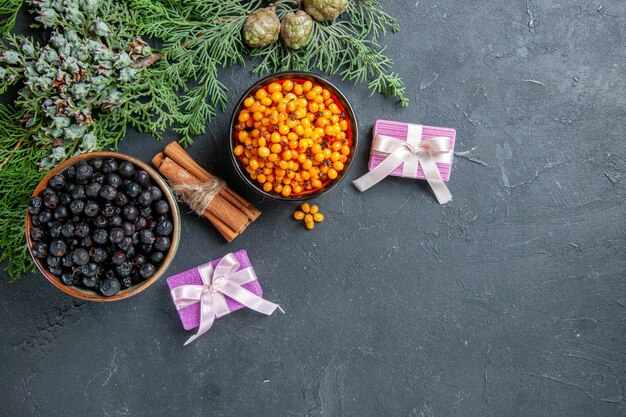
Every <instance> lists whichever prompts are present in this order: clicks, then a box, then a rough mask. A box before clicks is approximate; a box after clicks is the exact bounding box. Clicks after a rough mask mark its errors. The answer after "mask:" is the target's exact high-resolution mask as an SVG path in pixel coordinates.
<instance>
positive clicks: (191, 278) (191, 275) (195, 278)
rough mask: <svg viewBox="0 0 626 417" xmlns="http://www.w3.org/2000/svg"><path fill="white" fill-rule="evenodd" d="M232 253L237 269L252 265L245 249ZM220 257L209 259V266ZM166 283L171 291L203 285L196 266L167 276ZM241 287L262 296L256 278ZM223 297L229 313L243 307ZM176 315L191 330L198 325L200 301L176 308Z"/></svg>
mask: <svg viewBox="0 0 626 417" xmlns="http://www.w3.org/2000/svg"><path fill="white" fill-rule="evenodd" d="M233 255H235V258H237V260H238V261H239V264H240V265H239V269H238V271H241V270H242V269H245V268H248V267H251V266H252V264H250V259H249V258H248V253H247V252H246V251H245V250H240V251H237V252H234V253H233ZM221 259H222V258H219V259H215V260H213V261H211V266H212V267H213V268H215V267H216V265H217V264H218V262H219V261H220V260H221ZM167 285H168V286H169V287H170V291H171V290H173V289H174V288H176V287H180V286H181V285H203V282H202V278H201V277H200V272H199V271H198V268H191V269H189V270H187V271H185V272H181V273H180V274H176V275H173V276H171V277H169V278H168V279H167ZM241 288H245V289H246V290H248V291H250V292H251V293H252V294H255V295H258V296H259V297H262V296H263V289H262V288H261V284H259V281H258V280H254V281H251V282H248V283H246V284H243V285H242V286H241ZM224 298H225V299H226V304H227V305H228V310H229V312H230V313H232V312H233V311H237V310H241V309H242V308H244V307H245V306H244V305H243V304H240V303H239V302H237V301H235V300H233V299H232V298H230V297H228V296H227V295H225V296H224ZM178 315H179V316H180V321H181V322H182V323H183V328H184V329H185V330H191V329H194V328H196V327H198V326H200V303H199V302H198V303H195V304H192V305H190V306H187V307H184V308H181V309H180V310H178Z"/></svg>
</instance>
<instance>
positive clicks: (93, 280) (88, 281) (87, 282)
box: [81, 276, 98, 288]
mask: <svg viewBox="0 0 626 417" xmlns="http://www.w3.org/2000/svg"><path fill="white" fill-rule="evenodd" d="M81 283H82V284H83V286H84V287H87V288H94V287H95V286H96V285H97V284H98V277H95V276H94V277H88V276H84V277H83V279H82V280H81Z"/></svg>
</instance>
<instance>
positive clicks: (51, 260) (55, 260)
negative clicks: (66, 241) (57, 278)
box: [46, 255, 61, 268]
mask: <svg viewBox="0 0 626 417" xmlns="http://www.w3.org/2000/svg"><path fill="white" fill-rule="evenodd" d="M46 263H47V264H48V266H49V267H50V268H58V267H59V266H61V258H59V257H58V256H54V255H48V257H47V258H46Z"/></svg>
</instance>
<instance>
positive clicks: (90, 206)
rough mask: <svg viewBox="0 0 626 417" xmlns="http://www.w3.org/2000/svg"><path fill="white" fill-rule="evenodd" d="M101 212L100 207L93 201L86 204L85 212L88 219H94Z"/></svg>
mask: <svg viewBox="0 0 626 417" xmlns="http://www.w3.org/2000/svg"><path fill="white" fill-rule="evenodd" d="M99 211H100V206H99V205H98V203H96V202H95V201H93V200H89V201H87V202H86V203H85V209H84V210H83V212H84V213H85V215H86V216H88V217H93V216H95V215H96V214H98V212H99Z"/></svg>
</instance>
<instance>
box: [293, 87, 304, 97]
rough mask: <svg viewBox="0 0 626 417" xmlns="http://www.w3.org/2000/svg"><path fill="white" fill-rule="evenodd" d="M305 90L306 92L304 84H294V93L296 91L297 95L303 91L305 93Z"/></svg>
mask: <svg viewBox="0 0 626 417" xmlns="http://www.w3.org/2000/svg"><path fill="white" fill-rule="evenodd" d="M303 92H304V88H303V87H302V84H295V85H294V86H293V93H294V94H295V95H296V96H300V95H302V93H303Z"/></svg>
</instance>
